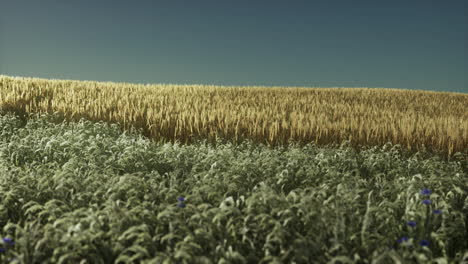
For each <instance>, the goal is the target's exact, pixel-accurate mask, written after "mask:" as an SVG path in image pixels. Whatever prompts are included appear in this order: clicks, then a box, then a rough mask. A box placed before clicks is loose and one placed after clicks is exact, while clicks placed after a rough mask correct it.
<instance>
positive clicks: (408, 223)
mask: <svg viewBox="0 0 468 264" xmlns="http://www.w3.org/2000/svg"><path fill="white" fill-rule="evenodd" d="M406 224H407V225H409V226H411V227H415V226H416V222H415V221H412V220H411V221H408V222H407V223H406Z"/></svg>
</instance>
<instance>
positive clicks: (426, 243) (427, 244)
mask: <svg viewBox="0 0 468 264" xmlns="http://www.w3.org/2000/svg"><path fill="white" fill-rule="evenodd" d="M419 245H421V246H423V247H427V246H429V241H427V240H425V239H423V240H421V241H420V242H419Z"/></svg>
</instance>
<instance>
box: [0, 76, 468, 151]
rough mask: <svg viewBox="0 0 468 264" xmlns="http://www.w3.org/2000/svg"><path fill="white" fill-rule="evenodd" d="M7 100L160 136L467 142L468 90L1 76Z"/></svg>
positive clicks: (412, 144)
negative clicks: (82, 79) (179, 83)
mask: <svg viewBox="0 0 468 264" xmlns="http://www.w3.org/2000/svg"><path fill="white" fill-rule="evenodd" d="M0 104H1V105H2V108H3V109H8V110H14V111H17V112H23V113H30V112H31V113H42V112H48V113H52V112H61V113H63V114H64V116H65V117H66V118H67V119H69V120H77V119H79V118H81V117H84V118H87V119H91V120H103V121H106V122H116V123H119V124H121V125H123V126H124V128H129V127H130V126H134V127H136V128H142V129H143V131H144V133H145V135H147V136H149V137H151V138H153V139H156V140H170V141H175V140H178V141H180V142H184V143H185V142H191V140H192V139H193V138H195V137H204V138H208V139H210V140H211V139H214V138H228V139H231V140H234V141H238V140H241V139H242V138H250V139H254V140H256V141H258V142H263V143H267V144H270V145H277V144H284V143H288V142H300V143H307V142H315V143H317V144H330V143H340V142H341V141H342V140H344V139H348V140H350V141H351V143H352V144H353V145H382V144H385V143H386V142H392V143H395V144H397V143H398V144H401V145H402V146H403V147H406V148H408V149H409V150H419V149H421V148H422V147H423V146H426V147H427V148H429V149H432V150H434V151H438V152H441V153H445V154H448V156H451V155H452V154H453V153H455V152H463V151H466V150H467V148H468V147H467V146H468V111H466V106H467V105H468V94H463V93H447V92H429V91H412V90H399V89H369V88H340V89H337V88H280V87H222V86H210V85H136V84H128V83H110V82H89V81H69V80H48V79H37V78H14V77H8V76H0Z"/></svg>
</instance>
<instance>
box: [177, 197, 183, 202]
mask: <svg viewBox="0 0 468 264" xmlns="http://www.w3.org/2000/svg"><path fill="white" fill-rule="evenodd" d="M177 200H179V202H183V201H185V198H184V197H182V196H181V197H179V198H177Z"/></svg>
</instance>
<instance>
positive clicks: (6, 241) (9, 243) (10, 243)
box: [3, 237, 15, 245]
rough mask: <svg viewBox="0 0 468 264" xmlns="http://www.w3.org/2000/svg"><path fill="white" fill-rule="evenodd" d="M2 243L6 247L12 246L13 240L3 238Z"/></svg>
mask: <svg viewBox="0 0 468 264" xmlns="http://www.w3.org/2000/svg"><path fill="white" fill-rule="evenodd" d="M3 242H5V243H7V244H8V245H14V244H15V242H13V239H11V238H8V237H5V238H3Z"/></svg>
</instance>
